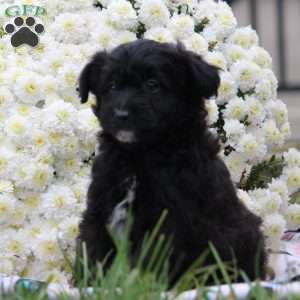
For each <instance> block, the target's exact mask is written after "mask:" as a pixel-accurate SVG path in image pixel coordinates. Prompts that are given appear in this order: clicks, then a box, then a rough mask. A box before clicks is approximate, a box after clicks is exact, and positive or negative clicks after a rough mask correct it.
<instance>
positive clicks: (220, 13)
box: [214, 2, 237, 39]
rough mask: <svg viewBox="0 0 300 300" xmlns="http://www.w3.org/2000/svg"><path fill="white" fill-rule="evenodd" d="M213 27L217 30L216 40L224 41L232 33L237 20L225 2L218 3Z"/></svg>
mask: <svg viewBox="0 0 300 300" xmlns="http://www.w3.org/2000/svg"><path fill="white" fill-rule="evenodd" d="M214 23H215V27H216V28H217V29H218V34H217V36H218V38H219V39H224V38H226V37H227V36H229V35H230V34H231V33H233V32H234V30H235V28H236V26H237V20H236V18H235V17H234V14H233V12H232V9H231V7H230V6H229V5H228V4H227V3H226V2H219V4H218V9H217V11H216V19H215V22H214Z"/></svg>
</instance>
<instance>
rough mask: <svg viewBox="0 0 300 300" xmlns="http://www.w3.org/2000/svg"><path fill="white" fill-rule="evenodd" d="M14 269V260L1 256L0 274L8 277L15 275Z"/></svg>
mask: <svg viewBox="0 0 300 300" xmlns="http://www.w3.org/2000/svg"><path fill="white" fill-rule="evenodd" d="M14 269H15V268H14V264H13V260H12V259H11V258H9V257H6V256H3V255H0V274H5V275H7V276H10V275H13V273H14Z"/></svg>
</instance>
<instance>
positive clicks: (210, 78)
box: [188, 51, 220, 99]
mask: <svg viewBox="0 0 300 300" xmlns="http://www.w3.org/2000/svg"><path fill="white" fill-rule="evenodd" d="M188 52H189V60H190V70H191V76H192V78H191V79H192V80H191V84H192V91H193V97H196V98H199V96H200V97H202V98H206V99H207V98H210V97H211V96H213V95H217V93H218V88H219V85H220V76H219V68H218V67H215V66H213V65H210V64H208V63H207V62H205V61H204V60H203V59H202V57H201V56H199V55H197V54H195V53H193V52H191V51H188Z"/></svg>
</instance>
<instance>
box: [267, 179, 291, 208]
mask: <svg viewBox="0 0 300 300" xmlns="http://www.w3.org/2000/svg"><path fill="white" fill-rule="evenodd" d="M268 189H269V190H270V191H271V192H275V193H277V194H279V195H280V197H281V199H282V200H283V203H287V202H288V200H289V192H288V189H287V186H286V183H285V182H284V181H283V180H281V179H274V178H273V179H272V182H271V183H269V184H268Z"/></svg>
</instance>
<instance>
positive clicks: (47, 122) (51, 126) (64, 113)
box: [41, 100, 77, 142]
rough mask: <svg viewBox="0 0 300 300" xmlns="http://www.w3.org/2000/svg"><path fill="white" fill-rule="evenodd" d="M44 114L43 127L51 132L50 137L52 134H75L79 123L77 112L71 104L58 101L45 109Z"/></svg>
mask: <svg viewBox="0 0 300 300" xmlns="http://www.w3.org/2000/svg"><path fill="white" fill-rule="evenodd" d="M42 114H43V115H42V116H41V117H42V120H41V127H42V128H43V129H44V130H45V131H47V132H49V135H51V132H61V133H62V132H64V133H65V134H72V133H73V129H74V127H75V126H76V122H77V110H76V108H75V107H74V106H73V105H72V104H71V103H67V102H64V101H63V100H57V101H55V102H53V103H51V104H50V105H49V106H47V107H45V108H44V109H43V111H42ZM53 141H54V140H51V142H53ZM60 141H61V140H59V142H60Z"/></svg>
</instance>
